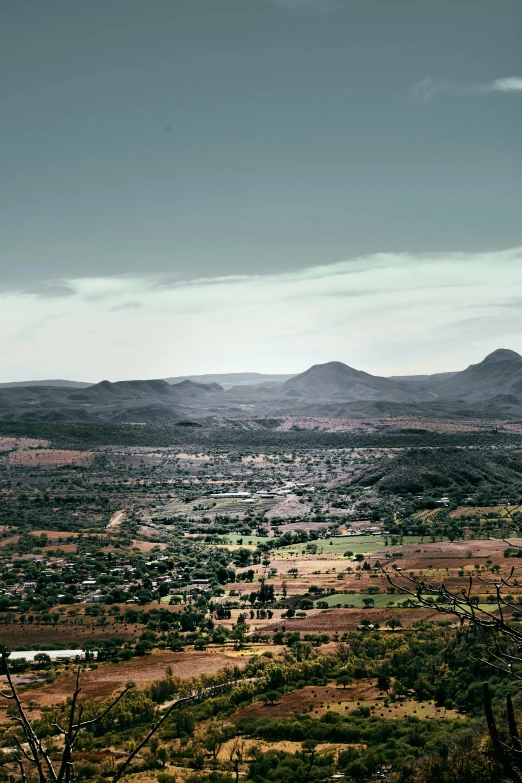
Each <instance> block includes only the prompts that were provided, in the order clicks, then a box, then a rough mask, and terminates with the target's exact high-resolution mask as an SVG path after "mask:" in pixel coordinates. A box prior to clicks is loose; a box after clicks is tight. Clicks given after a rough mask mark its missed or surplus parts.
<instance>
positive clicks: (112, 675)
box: [0, 650, 248, 707]
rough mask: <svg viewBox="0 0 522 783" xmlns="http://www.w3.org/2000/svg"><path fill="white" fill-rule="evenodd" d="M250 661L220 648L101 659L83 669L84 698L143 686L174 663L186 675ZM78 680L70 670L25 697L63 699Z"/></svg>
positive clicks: (48, 702)
mask: <svg viewBox="0 0 522 783" xmlns="http://www.w3.org/2000/svg"><path fill="white" fill-rule="evenodd" d="M247 661H248V658H247V657H246V656H245V657H243V658H242V657H238V656H235V655H233V654H228V653H226V652H218V651H215V652H214V651H213V652H194V651H190V652H181V653H173V652H160V651H158V650H156V651H154V652H153V653H151V654H150V655H146V656H143V657H139V658H132V659H131V660H130V661H128V662H125V663H123V662H120V663H117V664H114V663H102V664H100V665H99V666H98V668H97V669H94V670H90V671H86V672H84V673H82V676H81V687H82V698H83V699H93V698H95V699H98V698H104V697H106V696H109V695H110V694H111V693H113V692H114V691H118V690H120V689H121V688H123V687H125V685H126V684H127V683H128V682H131V681H132V682H135V683H136V685H138V686H140V687H144V686H146V685H148V684H150V683H151V682H153V681H154V680H159V679H161V678H162V677H165V672H166V669H167V666H171V667H172V670H173V673H174V675H175V676H176V677H181V678H182V679H187V678H190V677H198V676H199V675H200V674H203V673H207V674H208V673H211V672H216V671H219V670H220V669H223V668H224V667H225V666H245V665H246V663H247ZM75 680H76V675H75V674H74V673H72V672H71V673H70V674H66V675H64V676H62V677H59V678H57V679H56V681H55V682H53V683H50V684H46V685H43V686H41V687H39V688H38V689H35V690H30V691H27V692H26V694H25V698H26V699H27V700H29V699H31V700H32V701H34V702H35V703H36V704H37V705H38V706H39V707H49V706H52V705H53V704H59V703H63V702H65V701H66V699H67V697H68V696H70V694H71V693H72V692H73V690H74V684H75ZM0 685H1V687H4V685H5V677H1V676H0Z"/></svg>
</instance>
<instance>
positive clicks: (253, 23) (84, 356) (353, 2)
mask: <svg viewBox="0 0 522 783" xmlns="http://www.w3.org/2000/svg"><path fill="white" fill-rule="evenodd" d="M521 42H522V2H520V0H496V1H495V2H493V0H458V1H457V0H424V1H423V2H419V0H124V1H123V0H88V1H86V0H46V1H45V2H41V0H16V2H11V3H3V4H2V5H1V8H0V182H1V186H0V328H1V330H2V331H1V334H2V340H1V342H0V380H1V381H8V380H24V379H29V378H41V377H73V378H76V379H86V380H92V381H96V380H99V379H101V378H102V377H109V378H111V379H112V380H117V379H119V378H129V377H161V376H169V375H179V374H187V373H197V372H207V371H208V372H214V371H219V370H223V371H241V370H259V371H267V372H268V371H270V372H277V371H279V372H292V371H299V370H302V369H305V368H306V367H307V366H309V365H310V364H312V363H315V362H321V361H328V360H331V359H337V360H340V361H345V362H347V363H348V364H352V365H354V366H357V367H359V368H362V369H366V370H368V371H370V372H376V373H382V374H387V373H389V374H391V373H399V372H400V373H402V372H416V371H418V372H428V371H439V370H444V369H458V368H460V367H464V366H466V365H467V364H469V363H470V362H472V361H478V360H480V359H481V358H482V356H483V355H484V354H485V353H487V352H488V351H489V350H493V349H494V348H497V347H500V346H502V347H509V348H513V349H514V350H518V351H520V352H522V318H521V317H520V316H519V313H520V307H521V303H522V250H520V249H518V250H517V248H520V246H522V43H521Z"/></svg>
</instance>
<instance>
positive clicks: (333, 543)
mask: <svg viewBox="0 0 522 783" xmlns="http://www.w3.org/2000/svg"><path fill="white" fill-rule="evenodd" d="M229 537H230V538H232V536H229ZM388 540H389V539H388ZM420 541H421V536H404V539H403V546H405V545H406V544H419V543H420ZM428 542H429V539H428V538H427V537H424V543H428ZM311 543H312V544H315V545H316V546H317V554H318V555H319V554H324V555H326V554H335V555H338V554H344V553H345V552H353V553H354V555H356V554H363V555H365V554H369V553H371V552H378V551H379V550H381V549H383V550H390V551H392V550H395V549H400V548H401V547H400V545H399V544H397V545H396V546H393V547H392V546H388V547H386V546H385V543H384V538H383V537H381V536H346V537H343V538H328V539H321V540H320V541H312V542H311ZM307 546H308V544H294V545H293V546H284V547H281V549H279V550H276V551H279V552H284V553H285V554H286V553H288V552H296V553H299V554H302V553H303V552H305V550H306V547H307Z"/></svg>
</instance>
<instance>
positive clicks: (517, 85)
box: [477, 76, 522, 92]
mask: <svg viewBox="0 0 522 783" xmlns="http://www.w3.org/2000/svg"><path fill="white" fill-rule="evenodd" d="M477 90H478V91H479V92H522V76H508V77H507V78H506V79H495V80H494V81H492V82H489V83H488V84H481V85H478V87H477Z"/></svg>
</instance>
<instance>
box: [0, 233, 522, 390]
mask: <svg viewBox="0 0 522 783" xmlns="http://www.w3.org/2000/svg"><path fill="white" fill-rule="evenodd" d="M64 285H67V286H69V288H70V289H71V290H73V292H74V293H73V295H70V296H63V297H42V296H40V295H39V294H38V293H27V292H25V293H20V292H18V293H17V292H14V291H11V292H6V293H4V294H2V295H0V333H1V334H2V341H1V343H0V367H1V368H2V377H0V380H2V381H10V380H24V379H27V378H35V377H41V378H45V377H48V378H49V377H71V378H83V377H89V378H92V379H93V380H97V379H100V378H105V377H109V378H110V379H112V380H118V379H123V378H131V377H132V378H136V377H141V378H146V377H149V378H157V377H168V376H171V375H184V374H195V373H199V372H215V371H223V372H234V371H242V370H258V371H261V372H263V371H266V372H268V371H271V372H298V371H300V370H304V369H306V368H307V367H309V366H310V365H311V364H316V363H318V362H322V361H325V360H327V359H331V358H337V359H339V360H340V361H345V362H347V363H348V364H351V365H353V366H355V367H360V368H363V369H365V370H367V371H369V372H374V373H376V374H380V375H386V374H390V375H391V374H405V373H407V372H436V371H442V370H445V369H448V368H450V369H451V368H458V367H464V366H466V365H467V364H469V363H470V362H472V361H480V359H481V358H482V357H483V356H484V355H486V354H487V353H489V352H491V351H492V350H494V349H495V348H498V347H500V342H501V343H502V347H507V348H513V349H515V350H519V351H520V350H521V348H522V321H521V319H520V317H519V311H518V310H516V309H513V310H512V312H511V313H510V314H509V317H507V311H506V302H508V301H512V300H513V301H515V300H517V299H522V248H512V249H508V250H503V251H491V252H484V253H457V252H455V253H427V254H419V255H413V254H407V253H380V254H376V255H371V256H365V257H357V258H352V259H348V260H346V261H341V262H338V263H335V264H327V265H323V266H314V267H308V268H305V269H302V270H300V271H295V272H284V273H280V274H265V275H252V276H247V275H242V276H237V275H236V276H231V277H229V278H227V277H217V278H215V279H212V278H205V279H204V280H193V281H190V282H187V283H176V284H174V283H171V284H168V282H167V283H165V281H161V280H160V279H159V278H154V277H131V276H128V277H99V278H94V279H93V278H79V279H71V280H68V281H64ZM137 304H139V305H140V307H139V311H137V310H136V308H135V305H137ZM137 315H139V317H137ZM463 316H464V317H465V321H463ZM464 323H467V324H468V326H466V327H465V328H464V326H463V324H464ZM500 338H501V341H500V342H499V340H500ZM497 343H498V344H497Z"/></svg>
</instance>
